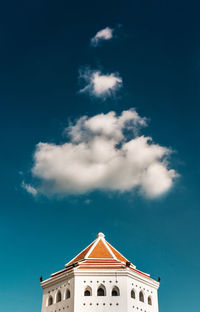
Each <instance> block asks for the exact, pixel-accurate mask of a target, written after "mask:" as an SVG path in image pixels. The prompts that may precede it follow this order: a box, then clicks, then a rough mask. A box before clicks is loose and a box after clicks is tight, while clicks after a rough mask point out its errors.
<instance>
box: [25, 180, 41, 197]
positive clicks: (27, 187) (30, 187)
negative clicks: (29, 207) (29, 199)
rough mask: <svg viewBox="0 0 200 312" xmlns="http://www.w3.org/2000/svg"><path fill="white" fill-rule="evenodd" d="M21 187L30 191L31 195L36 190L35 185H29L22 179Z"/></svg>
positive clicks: (34, 193) (35, 192)
mask: <svg viewBox="0 0 200 312" xmlns="http://www.w3.org/2000/svg"><path fill="white" fill-rule="evenodd" d="M21 186H22V188H23V189H25V190H26V191H27V192H28V193H30V194H31V195H33V196H36V195H37V193H38V191H37V190H36V188H35V187H33V186H31V185H30V184H26V183H25V182H24V181H23V182H22V185H21Z"/></svg>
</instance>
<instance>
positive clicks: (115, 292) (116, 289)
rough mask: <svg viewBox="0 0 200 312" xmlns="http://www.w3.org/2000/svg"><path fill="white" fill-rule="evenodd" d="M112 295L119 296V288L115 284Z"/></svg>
mask: <svg viewBox="0 0 200 312" xmlns="http://www.w3.org/2000/svg"><path fill="white" fill-rule="evenodd" d="M112 296H119V288H118V287H117V286H115V287H113V289H112Z"/></svg>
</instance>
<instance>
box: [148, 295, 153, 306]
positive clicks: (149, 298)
mask: <svg viewBox="0 0 200 312" xmlns="http://www.w3.org/2000/svg"><path fill="white" fill-rule="evenodd" d="M148 304H150V305H152V299H151V297H150V296H149V297H148Z"/></svg>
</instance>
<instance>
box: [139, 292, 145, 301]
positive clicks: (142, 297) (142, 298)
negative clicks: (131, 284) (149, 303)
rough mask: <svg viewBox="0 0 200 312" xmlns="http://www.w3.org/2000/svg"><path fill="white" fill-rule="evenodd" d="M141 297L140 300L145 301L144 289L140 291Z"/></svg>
mask: <svg viewBox="0 0 200 312" xmlns="http://www.w3.org/2000/svg"><path fill="white" fill-rule="evenodd" d="M139 299H140V301H142V302H144V295H143V292H142V291H140V293H139Z"/></svg>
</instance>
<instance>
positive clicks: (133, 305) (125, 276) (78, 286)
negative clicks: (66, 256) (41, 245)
mask: <svg viewBox="0 0 200 312" xmlns="http://www.w3.org/2000/svg"><path fill="white" fill-rule="evenodd" d="M41 287H42V288H43V300H42V312H60V311H66V312H131V311H133V312H134V311H140V312H158V294H157V291H158V288H159V282H157V281H155V280H153V279H151V278H150V275H149V274H146V273H143V272H141V271H139V270H138V269H136V267H135V265H133V264H132V263H131V262H129V261H128V260H127V259H126V258H125V257H124V256H123V255H122V254H120V253H119V252H118V251H117V250H116V249H115V248H114V247H113V246H112V245H110V244H109V243H108V242H107V241H106V240H105V236H104V234H103V233H99V234H98V235H97V239H96V240H95V241H94V242H92V243H91V244H90V245H89V246H88V247H87V248H85V249H84V250H83V251H82V252H81V253H80V254H78V255H77V256H76V257H75V258H74V259H72V260H71V261H70V262H68V263H67V264H66V265H65V268H64V269H63V270H61V271H58V272H56V273H54V274H52V275H51V277H50V278H49V279H47V280H45V281H42V282H41Z"/></svg>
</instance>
